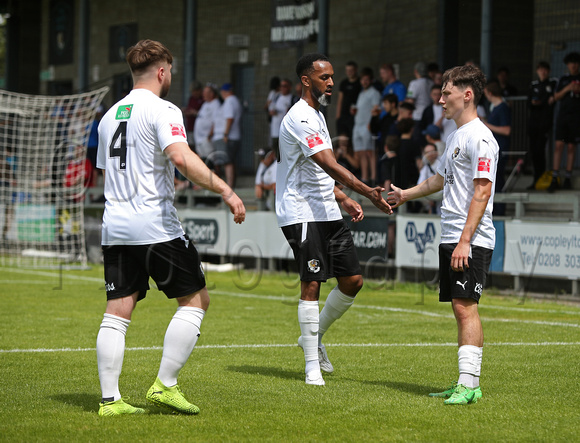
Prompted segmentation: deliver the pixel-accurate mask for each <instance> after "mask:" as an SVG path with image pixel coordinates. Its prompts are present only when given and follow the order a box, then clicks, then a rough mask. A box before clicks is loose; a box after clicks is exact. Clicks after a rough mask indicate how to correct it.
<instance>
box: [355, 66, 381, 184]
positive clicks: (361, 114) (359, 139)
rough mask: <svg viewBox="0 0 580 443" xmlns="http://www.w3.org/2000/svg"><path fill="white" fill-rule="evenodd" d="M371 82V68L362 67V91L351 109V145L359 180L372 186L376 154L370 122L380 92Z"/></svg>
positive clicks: (379, 97) (375, 171)
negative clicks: (359, 170)
mask: <svg viewBox="0 0 580 443" xmlns="http://www.w3.org/2000/svg"><path fill="white" fill-rule="evenodd" d="M372 83H373V70H372V69H371V68H364V69H363V70H362V71H361V77H360V84H361V87H362V91H361V92H360V94H359V95H358V98H357V101H356V107H355V108H353V109H352V112H353V115H354V128H353V131H352V145H353V147H354V152H355V156H356V157H357V159H358V161H359V162H360V168H361V180H362V181H363V182H364V183H365V184H369V183H370V184H371V185H373V186H374V183H375V181H376V178H377V170H376V154H375V146H374V142H373V137H372V133H371V128H370V124H371V117H372V111H373V108H375V107H378V106H379V105H380V103H381V94H380V93H379V91H377V90H376V89H375V88H373V87H372Z"/></svg>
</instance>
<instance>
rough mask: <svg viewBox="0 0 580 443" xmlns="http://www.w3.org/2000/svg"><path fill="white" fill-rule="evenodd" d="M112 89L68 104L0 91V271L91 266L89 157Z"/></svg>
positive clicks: (69, 100) (56, 98)
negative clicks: (92, 136)
mask: <svg viewBox="0 0 580 443" xmlns="http://www.w3.org/2000/svg"><path fill="white" fill-rule="evenodd" d="M108 90H109V88H108V87H104V88H101V89H98V90H95V91H92V92H87V93H83V94H76V95H66V96H33V95H26V94H17V93H12V92H8V91H4V90H0V232H1V235H2V238H1V240H0V264H2V265H5V266H25V267H39V268H42V267H60V266H63V265H66V266H79V267H85V266H86V264H87V254H86V250H85V233H84V215H83V205H84V199H85V190H86V187H87V185H88V184H89V183H90V180H91V174H92V172H91V166H90V162H88V160H87V156H86V154H87V153H86V149H87V143H88V139H89V134H90V131H91V127H92V124H93V120H94V118H95V114H96V111H97V108H98V106H99V105H100V104H101V101H102V100H103V97H104V96H105V94H106V93H107V92H108Z"/></svg>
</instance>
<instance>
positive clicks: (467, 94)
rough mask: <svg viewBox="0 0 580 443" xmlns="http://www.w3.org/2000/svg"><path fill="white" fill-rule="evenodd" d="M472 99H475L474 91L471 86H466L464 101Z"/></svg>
mask: <svg viewBox="0 0 580 443" xmlns="http://www.w3.org/2000/svg"><path fill="white" fill-rule="evenodd" d="M471 100H473V91H472V90H471V88H465V91H464V92H463V101H464V102H465V103H467V102H469V101H471Z"/></svg>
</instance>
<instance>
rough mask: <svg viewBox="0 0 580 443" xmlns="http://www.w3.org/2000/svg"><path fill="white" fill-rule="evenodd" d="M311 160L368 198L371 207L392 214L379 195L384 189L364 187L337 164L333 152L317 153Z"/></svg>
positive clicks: (335, 178) (326, 150) (337, 179)
mask: <svg viewBox="0 0 580 443" xmlns="http://www.w3.org/2000/svg"><path fill="white" fill-rule="evenodd" d="M311 158H312V160H314V161H315V162H316V163H317V164H318V165H319V166H320V167H321V168H322V169H324V171H325V172H326V173H327V174H328V175H330V176H331V177H332V178H333V179H334V180H336V181H337V182H339V183H341V184H342V185H344V186H346V187H347V188H350V189H352V190H353V191H355V192H356V193H358V194H360V195H362V196H364V197H366V198H368V199H369V200H370V201H371V202H372V203H373V205H375V206H376V207H377V208H379V209H380V210H381V211H383V212H384V213H386V214H392V213H393V210H392V209H391V207H390V206H389V204H388V203H387V202H386V201H385V199H384V198H383V196H382V194H381V193H382V192H383V191H384V190H385V189H384V188H381V187H376V188H371V187H370V186H367V185H365V184H364V183H363V182H361V181H360V180H359V179H358V178H356V177H355V176H354V174H353V173H352V172H350V171H349V170H348V169H346V168H345V167H343V166H341V165H339V164H338V163H337V161H336V158H335V157H334V152H333V151H332V150H331V149H324V150H322V151H320V152H317V153H316V154H314V155H313V156H312V157H311Z"/></svg>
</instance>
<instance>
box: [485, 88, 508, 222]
mask: <svg viewBox="0 0 580 443" xmlns="http://www.w3.org/2000/svg"><path fill="white" fill-rule="evenodd" d="M483 93H484V94H485V96H486V98H487V100H488V101H489V104H490V107H489V109H490V112H489V116H488V117H487V122H484V123H485V125H486V126H487V127H488V128H489V129H490V131H491V132H492V133H493V136H494V137H495V140H496V141H497V144H498V146H499V157H498V161H497V174H496V184H495V192H502V191H503V187H504V185H505V165H506V154H507V152H508V151H509V149H510V134H511V130H512V113H511V109H510V107H509V106H508V104H507V103H506V102H505V100H504V98H503V96H502V89H501V86H500V84H499V83H498V82H497V81H495V80H492V81H491V82H489V83H488V84H487V85H486V86H485V89H484V91H483ZM493 213H494V214H496V215H504V214H505V203H495V204H494V209H493Z"/></svg>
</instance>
